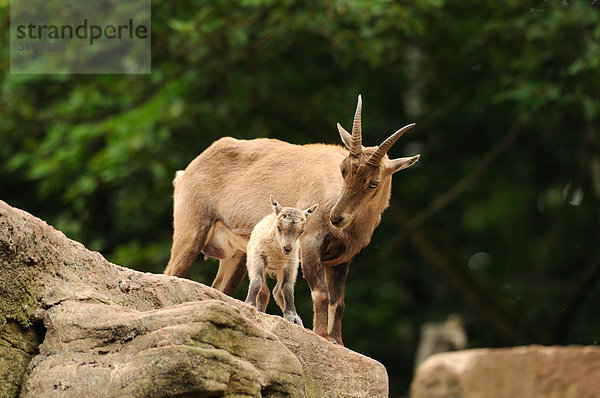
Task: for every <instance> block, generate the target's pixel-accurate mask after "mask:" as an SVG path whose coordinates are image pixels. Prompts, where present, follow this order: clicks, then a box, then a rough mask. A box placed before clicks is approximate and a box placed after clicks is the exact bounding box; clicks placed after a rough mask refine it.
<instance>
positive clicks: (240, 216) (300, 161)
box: [165, 98, 418, 344]
mask: <svg viewBox="0 0 600 398" xmlns="http://www.w3.org/2000/svg"><path fill="white" fill-rule="evenodd" d="M360 107H361V103H360V98H359V106H358V107H357V114H358V115H359V116H360V113H359V108H360ZM359 119H360V117H359ZM355 120H356V117H355ZM355 123H356V122H355ZM339 127H340V128H341V126H339ZM354 130H357V131H359V132H360V125H359V128H358V129H353V131H354ZM340 135H341V137H342V141H343V142H344V143H345V144H346V145H347V146H348V145H349V144H348V142H349V140H350V135H349V134H348V133H347V132H345V130H343V128H341V129H340ZM375 149H376V148H375V147H371V148H368V147H367V148H365V147H363V149H362V151H361V153H360V154H358V156H352V155H350V154H349V152H348V150H346V149H344V148H343V147H341V146H336V145H325V144H310V145H293V144H289V143H286V142H282V141H279V140H275V139H265V138H259V139H255V140H249V141H247V140H237V139H235V138H231V137H224V138H221V139H219V140H217V141H215V142H214V143H213V144H212V145H211V146H210V147H208V148H207V149H206V150H205V151H204V152H202V153H201V154H200V155H199V156H198V157H196V159H194V160H193V161H192V162H191V163H190V164H189V165H188V167H187V168H186V169H185V172H184V173H183V174H180V175H179V176H178V178H177V180H176V182H175V194H174V210H173V226H174V233H173V246H172V249H171V258H170V260H169V264H168V265H167V268H166V269H165V273H166V274H167V275H176V276H183V275H185V274H186V273H187V272H188V270H189V267H190V266H191V264H192V262H193V261H194V259H195V258H196V256H197V255H198V253H199V252H200V251H202V250H203V249H205V248H210V249H211V253H212V254H209V255H214V253H218V255H219V257H218V258H220V260H221V261H220V265H219V271H218V273H217V277H216V278H215V281H214V282H213V287H215V288H217V289H219V290H221V291H223V292H225V293H227V294H231V293H232V292H233V290H234V289H235V288H236V287H237V286H238V285H239V283H240V282H241V280H242V279H243V276H244V271H245V254H244V252H245V251H244V250H243V249H242V248H240V245H239V244H236V241H238V242H239V241H241V242H243V241H244V240H247V239H248V238H249V237H250V234H251V232H252V229H253V227H254V226H255V225H256V224H257V223H258V222H259V221H260V220H261V219H262V218H264V217H265V216H266V215H267V214H269V213H270V208H269V205H268V203H267V201H266V200H265V199H266V197H267V195H268V194H269V193H272V194H273V196H275V197H276V198H277V199H279V200H280V201H281V202H282V203H286V204H287V205H289V206H292V207H296V208H301V209H303V208H307V207H308V206H310V205H311V204H312V203H319V212H317V214H315V215H314V216H313V218H312V220H311V222H310V223H308V224H307V226H306V230H305V232H304V234H303V235H302V237H301V238H300V245H301V265H302V271H303V275H304V278H305V279H306V280H307V282H308V284H309V287H310V289H311V293H312V298H313V306H314V321H313V325H314V331H315V332H316V333H317V334H319V335H321V336H323V337H326V338H331V340H332V341H335V342H337V343H340V344H342V338H341V320H342V314H343V309H344V283H345V279H346V274H347V271H348V264H349V262H350V260H351V259H352V257H354V255H356V254H357V253H358V252H359V251H360V250H361V249H362V248H364V247H365V246H366V245H367V244H368V243H369V241H370V240H371V236H372V234H373V231H374V230H375V228H376V227H377V226H378V225H379V222H380V220H381V213H382V212H383V210H384V209H385V208H386V207H387V206H388V201H389V198H390V194H391V184H392V178H391V177H392V174H393V173H394V172H396V171H398V170H401V169H403V168H406V167H408V166H410V165H412V164H414V163H415V162H416V161H417V160H418V155H417V156H414V157H411V158H400V159H394V160H390V159H389V158H388V157H387V155H386V156H384V157H383V160H382V161H381V163H380V164H379V165H378V166H377V167H374V166H371V165H367V164H366V163H367V161H368V159H369V156H370V154H371V153H373V151H374V150H375ZM340 170H342V171H343V173H344V176H342V172H340ZM373 181H378V182H379V184H378V186H377V187H376V188H369V185H370V184H371V183H372V182H373ZM332 209H333V210H332ZM330 217H332V218H333V219H334V220H335V221H338V225H337V227H334V226H333V225H332V224H331V222H330ZM340 220H341V221H340ZM216 223H220V225H219V226H218V228H215V227H214V226H215V224H216ZM224 231H225V232H224ZM328 318H329V319H328Z"/></svg>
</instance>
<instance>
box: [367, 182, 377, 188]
mask: <svg viewBox="0 0 600 398" xmlns="http://www.w3.org/2000/svg"><path fill="white" fill-rule="evenodd" d="M378 186H379V181H371V183H370V184H369V188H371V189H375V188H377V187H378Z"/></svg>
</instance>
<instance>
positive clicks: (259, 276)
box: [246, 257, 265, 311]
mask: <svg viewBox="0 0 600 398" xmlns="http://www.w3.org/2000/svg"><path fill="white" fill-rule="evenodd" d="M248 277H249V278H250V286H249V287H248V295H247V296H246V303H247V304H250V305H251V306H253V307H254V308H256V309H258V310H259V311H264V309H261V308H259V306H258V305H257V304H258V303H257V296H258V295H259V292H261V290H262V289H263V285H264V284H265V263H264V261H262V259H261V258H260V257H258V258H256V259H254V261H248ZM260 304H262V303H260ZM261 307H262V305H261Z"/></svg>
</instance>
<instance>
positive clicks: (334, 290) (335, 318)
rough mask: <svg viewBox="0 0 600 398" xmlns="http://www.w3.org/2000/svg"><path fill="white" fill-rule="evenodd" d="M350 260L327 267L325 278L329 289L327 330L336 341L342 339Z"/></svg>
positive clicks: (341, 342) (339, 341)
mask: <svg viewBox="0 0 600 398" xmlns="http://www.w3.org/2000/svg"><path fill="white" fill-rule="evenodd" d="M349 264H350V263H349V262H345V263H342V264H338V265H335V266H333V267H326V268H325V280H326V281H327V289H328V291H329V323H328V327H327V331H328V332H329V336H331V338H332V339H333V340H335V341H336V343H338V344H341V345H344V343H343V341H342V317H343V315H344V286H345V284H346V275H348V265H349Z"/></svg>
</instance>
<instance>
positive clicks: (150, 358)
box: [0, 201, 388, 398]
mask: <svg viewBox="0 0 600 398" xmlns="http://www.w3.org/2000/svg"><path fill="white" fill-rule="evenodd" d="M0 327H1V329H0V382H1V383H2V386H0V396H17V395H18V394H19V392H20V393H21V396H23V397H54V396H60V397H78V398H79V397H82V396H85V397H94V396H102V397H123V396H128V397H138V396H139V397H142V396H165V397H166V396H189V397H192V396H253V397H260V396H273V397H276V396H286V397H288V396H290V397H296V396H307V397H386V396H387V395H388V379H387V373H386V371H385V368H384V367H383V366H382V365H381V364H380V363H378V362H376V361H374V360H372V359H370V358H367V357H365V356H363V355H360V354H358V353H355V352H352V351H350V350H348V349H346V348H344V347H340V346H337V345H333V344H331V343H329V342H328V341H326V340H325V339H323V338H321V337H319V336H317V335H316V334H314V333H313V332H312V331H310V330H307V329H303V328H301V327H299V326H297V325H293V324H291V323H290V322H287V321H285V320H284V319H282V318H281V317H278V316H272V315H267V314H263V313H259V312H257V311H256V310H254V309H253V308H252V307H250V306H248V305H246V304H244V303H242V302H240V301H239V300H236V299H234V298H231V297H228V296H226V295H224V294H222V293H220V292H218V291H216V290H214V289H211V288H210V287H208V286H205V285H202V284H200V283H196V282H193V281H189V280H186V279H180V278H176V277H170V276H165V275H155V274H149V273H141V272H136V271H133V270H130V269H127V268H123V267H119V266H116V265H114V264H111V263H109V262H108V261H106V260H105V259H104V258H103V257H102V256H101V255H100V254H99V253H95V252H91V251H89V250H87V249H86V248H85V247H84V246H83V245H81V244H80V243H77V242H74V241H72V240H70V239H68V238H66V237H65V236H64V235H63V234H62V233H61V232H59V231H56V230H55V229H53V228H52V227H50V226H48V225H47V224H46V223H44V222H43V221H41V220H39V219H37V218H35V217H33V216H31V215H30V214H28V213H26V212H23V211H21V210H18V209H14V208H12V207H10V206H8V205H7V204H6V203H4V202H1V201H0ZM42 341H43V342H42ZM40 342H42V343H41V345H40ZM3 361H4V362H3ZM4 363H11V364H13V366H4ZM21 386H22V389H21Z"/></svg>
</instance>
